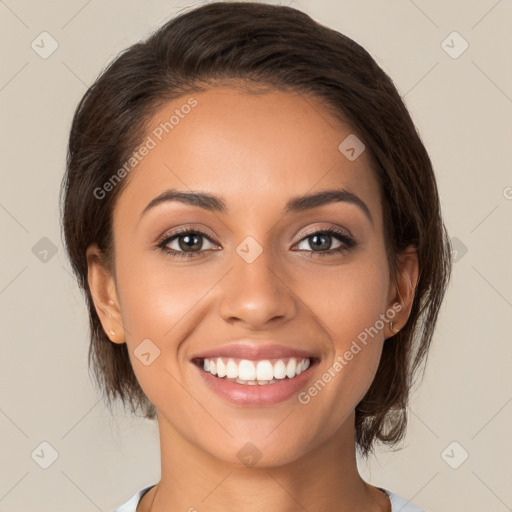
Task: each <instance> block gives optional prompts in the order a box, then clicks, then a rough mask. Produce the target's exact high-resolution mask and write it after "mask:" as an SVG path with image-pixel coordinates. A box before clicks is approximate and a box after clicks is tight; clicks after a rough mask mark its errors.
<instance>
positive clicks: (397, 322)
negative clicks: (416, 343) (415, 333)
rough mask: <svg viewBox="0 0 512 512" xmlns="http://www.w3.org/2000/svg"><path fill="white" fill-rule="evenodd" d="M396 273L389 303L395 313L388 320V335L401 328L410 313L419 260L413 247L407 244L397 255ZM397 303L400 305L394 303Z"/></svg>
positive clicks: (416, 282) (392, 334)
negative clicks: (389, 320) (390, 320)
mask: <svg viewBox="0 0 512 512" xmlns="http://www.w3.org/2000/svg"><path fill="white" fill-rule="evenodd" d="M397 266H398V275H397V283H396V284H395V283H393V285H392V290H394V293H393V292H391V293H392V295H391V305H393V306H394V307H393V309H395V311H396V310H397V309H399V311H398V312H397V313H396V316H395V317H394V319H393V321H392V322H389V324H388V329H389V336H387V337H391V336H394V335H395V334H397V333H398V331H399V330H401V329H402V328H403V327H404V325H405V324H406V323H407V320H408V318H409V315H410V313H411V309H412V304H413V302H414V296H415V293H416V286H417V284H418V276H419V262H418V253H417V250H416V248H415V247H413V246H409V247H408V248H407V249H406V250H405V251H403V252H402V253H400V254H399V255H398V257H397ZM397 303H398V304H399V305H400V307H399V308H398V306H397V305H396V304H397Z"/></svg>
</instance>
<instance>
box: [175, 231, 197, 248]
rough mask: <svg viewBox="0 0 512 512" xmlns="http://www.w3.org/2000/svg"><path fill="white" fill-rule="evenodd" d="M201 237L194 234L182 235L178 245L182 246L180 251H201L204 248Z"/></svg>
mask: <svg viewBox="0 0 512 512" xmlns="http://www.w3.org/2000/svg"><path fill="white" fill-rule="evenodd" d="M200 238H201V236H200V235H196V234H192V235H182V236H180V237H179V238H178V244H179V246H180V249H182V250H186V249H200V248H201V246H202V243H201V241H200ZM182 240H186V241H185V242H184V243H182Z"/></svg>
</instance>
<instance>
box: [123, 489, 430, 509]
mask: <svg viewBox="0 0 512 512" xmlns="http://www.w3.org/2000/svg"><path fill="white" fill-rule="evenodd" d="M152 487H154V485H150V486H149V487H145V488H144V489H142V490H141V491H139V492H137V493H136V494H135V495H134V496H132V497H131V498H130V499H129V500H128V501H127V502H126V503H124V504H123V505H121V506H120V507H118V508H116V509H115V510H114V512H136V511H137V505H138V504H139V502H140V500H141V499H142V497H143V496H144V494H146V492H148V491H149V490H150V489H151V488H152ZM377 489H380V490H381V491H383V492H385V493H386V494H387V495H388V497H389V501H391V512H425V510H423V509H422V508H420V507H418V506H416V505H415V504H414V503H411V502H410V501H408V500H406V499H405V498H402V496H399V495H398V494H395V493H393V492H391V491H388V490H387V489H383V488H382V487H377Z"/></svg>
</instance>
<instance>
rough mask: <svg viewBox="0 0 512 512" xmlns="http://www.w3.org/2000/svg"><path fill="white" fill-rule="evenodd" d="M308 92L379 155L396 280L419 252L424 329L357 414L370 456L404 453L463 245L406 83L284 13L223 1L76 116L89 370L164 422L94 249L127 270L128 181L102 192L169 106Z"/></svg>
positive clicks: (151, 42)
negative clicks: (118, 237) (421, 373)
mask: <svg viewBox="0 0 512 512" xmlns="http://www.w3.org/2000/svg"><path fill="white" fill-rule="evenodd" d="M230 81H231V83H232V82H233V81H236V83H238V84H245V87H247V88H248V87H250V86H251V84H253V85H257V84H260V85H261V86H266V87H269V88H275V89H281V90H285V91H295V92H300V93H301V94H303V95H305V96H306V95H310V96H311V97H313V98H316V99H317V100H319V101H321V102H322V104H323V105H325V108H327V109H328V110H329V112H330V113H332V114H333V115H334V116H337V117H338V118H339V119H341V120H343V121H345V122H348V123H349V124H350V126H351V127H352V128H353V130H354V131H356V132H357V133H358V136H360V137H361V138H362V140H363V141H364V144H365V146H366V148H367V150H368V151H369V154H370V158H371V161H372V167H373V168H374V171H375V173H376V176H377V177H378V180H379V184H380V187H381V193H382V197H383V218H384V231H385V232H384V239H385V242H386V254H387V259H388V264H389V268H390V275H391V276H392V279H394V280H395V282H396V279H395V276H396V272H397V267H396V256H397V254H398V253H399V252H400V251H402V250H403V249H405V248H406V247H407V246H409V245H411V244H412V245H413V246H415V247H416V248H417V254H418V260H419V267H420V268H419V279H418V283H417V287H416V290H415V296H414V301H413V305H412V309H411V313H410V317H409V319H408V321H407V323H406V325H405V326H404V327H403V328H402V329H401V330H400V332H399V333H398V334H396V335H395V336H394V338H393V340H391V341H390V342H387V343H385V344H384V347H383V352H382V356H381V361H380V364H379V367H378V370H377V373H376V375H375V378H374V380H373V382H372V384H371V387H370V388H369V390H368V392H367V393H366V395H365V396H364V398H363V399H362V400H361V402H360V403H359V404H358V405H357V407H356V410H355V414H356V420H355V422H356V446H357V448H358V449H359V451H360V453H361V455H363V456H367V455H368V453H369V452H373V451H374V447H373V445H374V442H375V441H376V440H377V439H378V440H380V441H381V442H383V443H386V444H389V445H394V444H396V443H397V442H398V441H400V440H401V439H402V438H403V437H404V435H405V430H406V425H407V409H406V408H407V404H408V399H409V392H410V388H411V386H412V383H413V377H414V375H415V374H416V373H417V370H418V369H419V368H420V366H421V363H422V362H424V361H426V359H427V354H428V350H429V347H430V343H431V340H432V336H433V332H434V328H435V325H436V322H437V317H438V312H439V308H440V306H441V302H442V300H443V297H444V294H445V290H446V287H447V285H448V282H449V278H450V274H451V247H450V240H449V237H448V235H447V232H446V228H445V226H444V223H443V220H442V217H441V209H440V203H439V197H438V191H437V185H436V180H435V176H434V172H433V169H432V164H431V161H430V159H429V156H428V154H427V151H426V149H425V147H424V145H423V143H422V141H421V139H420V137H419V135H418V134H417V131H416V129H415V126H414V124H413V121H412V120H411V117H410V115H409V113H408V111H407V109H406V107H405V105H404V103H403V101H402V99H401V98H400V95H399V93H398V92H397V90H396V88H395V86H394V85H393V82H392V80H391V79H390V78H389V77H388V76H387V74H386V73H385V72H384V71H383V70H382V69H381V68H380V67H379V66H378V65H377V63H376V62H375V61H374V59H373V58H372V57H371V56H370V55H369V54H368V52H366V50H364V48H362V47H361V46H360V45H359V44H357V43H356V42H354V41H353V40H351V39H350V38H348V37H346V36H345V35H343V34H340V33H339V32H337V31H335V30H332V29H330V28H327V27H325V26H323V25H320V24H319V23H317V22H315V21H314V20H313V19H311V18H310V17H309V16H308V15H307V14H305V13H303V12H301V11H299V10H296V9H293V8H291V7H284V6H279V5H267V4H260V3H256V2H229V3H228V2H226V3H225V2H215V3H210V4H205V5H203V6H201V7H199V8H195V9H191V10H187V11H185V12H182V13H180V14H179V15H178V16H176V17H175V18H173V19H171V20H170V21H168V22H167V23H166V24H164V25H163V26H162V27H161V28H160V29H158V30H157V31H156V32H155V33H153V34H152V35H151V36H150V37H148V38H147V39H146V40H144V41H142V42H139V43H137V44H134V45H133V46H131V47H129V48H127V49H126V50H124V51H123V52H121V54H120V55H119V56H118V57H117V58H116V59H115V60H114V61H113V62H112V63H111V64H110V65H109V66H108V67H107V68H106V69H105V70H104V71H103V72H102V73H101V74H100V76H99V77H98V79H97V80H96V81H95V83H93V85H92V86H91V87H90V88H89V89H88V90H87V92H86V93H85V95H84V97H83V98H82V99H81V101H80V103H79V105H78V106H77V109H76V112H75V114H74V118H73V122H72V127H71V133H70V138H69V146H68V155H67V169H66V174H65V176H64V178H63V181H62V186H61V207H62V220H61V221H62V227H63V232H64V237H65V246H66V250H67V251H68V255H69V258H70V261H71V265H72V268H73V271H74V272H75V275H76V276H77V279H78V282H79V285H80V287H81V289H82V290H83V292H84V294H85V297H86V300H87V304H88V307H89V319H90V329H91V334H90V336H91V340H90V341H91V343H90V347H89V368H90V369H91V368H92V370H93V373H94V377H95V379H96V382H97V384H98V385H99V386H100V388H101V390H102V391H103V396H104V397H106V398H107V399H108V402H109V403H108V405H109V408H110V405H111V400H112V399H115V398H120V399H121V401H122V402H123V404H124V405H126V403H129V404H130V405H131V409H132V412H136V411H137V410H142V412H143V415H144V417H146V418H149V419H153V418H155V416H156V409H155V407H154V405H153V404H152V403H151V402H150V401H149V399H148V398H147V397H146V395H145V394H144V392H143V391H142V389H141V387H140V386H139V383H138V382H137V379H136V377H135V374H134V372H133V369H132V366H131V363H130V359H129V355H128V350H127V346H126V343H124V344H121V345H119V344H114V343H112V342H111V341H110V340H109V338H108V337H107V336H106V334H105V332H104V331H103V328H102V325H101V322H100V319H99V317H98V315H97V312H96V310H95V306H94V303H93V300H92V297H91V292H90V290H89V287H88V282H87V260H86V250H87V247H88V246H89V245H90V244H93V243H96V244H98V247H99V248H100V249H101V251H102V253H103V254H104V256H105V258H104V263H105V265H107V266H109V267H110V268H112V265H113V249H114V248H113V233H112V213H113V209H114V205H115V201H116V198H117V197H118V196H119V194H120V193H121V191H122V190H123V188H124V186H126V182H127V180H126V179H124V180H123V182H121V183H120V185H119V186H116V187H114V189H113V190H112V191H111V192H110V193H109V194H108V195H107V196H106V197H105V198H103V199H102V200H98V199H97V198H96V197H95V196H94V194H93V191H94V190H95V189H97V188H98V187H101V186H102V184H104V183H105V182H106V181H107V180H108V179H109V177H111V176H112V174H113V172H115V171H116V170H117V169H119V168H120V167H121V166H122V165H123V162H125V161H126V160H127V159H128V158H129V156H130V155H131V154H132V153H133V151H134V148H136V147H137V146H138V144H140V142H141V140H142V138H143V136H144V134H145V129H146V127H147V123H148V122H149V120H150V119H151V117H152V116H153V115H154V113H155V112H156V111H157V109H158V108H159V107H160V106H162V105H163V104H164V103H165V102H166V101H169V100H172V99H175V98H177V97H179V96H181V95H183V94H185V93H189V92H193V91H201V90H205V89H208V88H209V87H212V86H214V85H218V84H219V83H222V82H224V83H230Z"/></svg>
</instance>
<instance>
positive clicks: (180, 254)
mask: <svg viewBox="0 0 512 512" xmlns="http://www.w3.org/2000/svg"><path fill="white" fill-rule="evenodd" d="M190 234H196V235H201V236H204V237H205V238H207V239H208V240H209V241H210V242H212V243H214V242H213V240H211V238H210V236H209V235H208V234H207V233H205V232H204V231H202V230H200V229H189V228H180V229H178V230H177V231H175V232H174V233H171V234H170V235H169V236H167V235H166V236H165V238H164V239H163V240H162V241H160V242H159V243H158V244H157V247H158V248H159V249H161V250H162V251H163V252H164V253H165V255H166V256H169V257H171V258H194V257H201V256H203V255H204V251H205V250H204V249H202V250H201V251H199V252H185V251H176V250H175V249H169V248H168V247H166V245H167V244H168V243H169V242H171V241H173V240H174V239H175V238H179V237H180V236H184V235H190ZM318 234H328V235H333V236H334V238H336V239H338V241H340V242H342V244H343V245H341V246H340V247H338V248H337V249H331V250H330V251H319V252H317V251H306V252H310V253H314V254H316V255H319V256H320V257H324V256H332V255H333V254H343V253H345V252H348V251H349V250H350V249H353V248H355V247H356V246H357V245H358V243H357V242H356V241H355V240H354V239H353V238H352V237H350V236H349V235H347V234H346V233H344V232H343V231H340V230H338V229H336V228H324V229H318V230H316V231H312V232H309V233H306V234H305V235H304V236H303V237H302V238H301V239H300V240H299V243H300V242H302V241H303V240H306V239H307V238H310V237H311V236H314V235H318ZM207 250H210V249H207ZM308 257H310V258H313V257H315V256H314V255H313V254H311V255H310V256H308Z"/></svg>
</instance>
